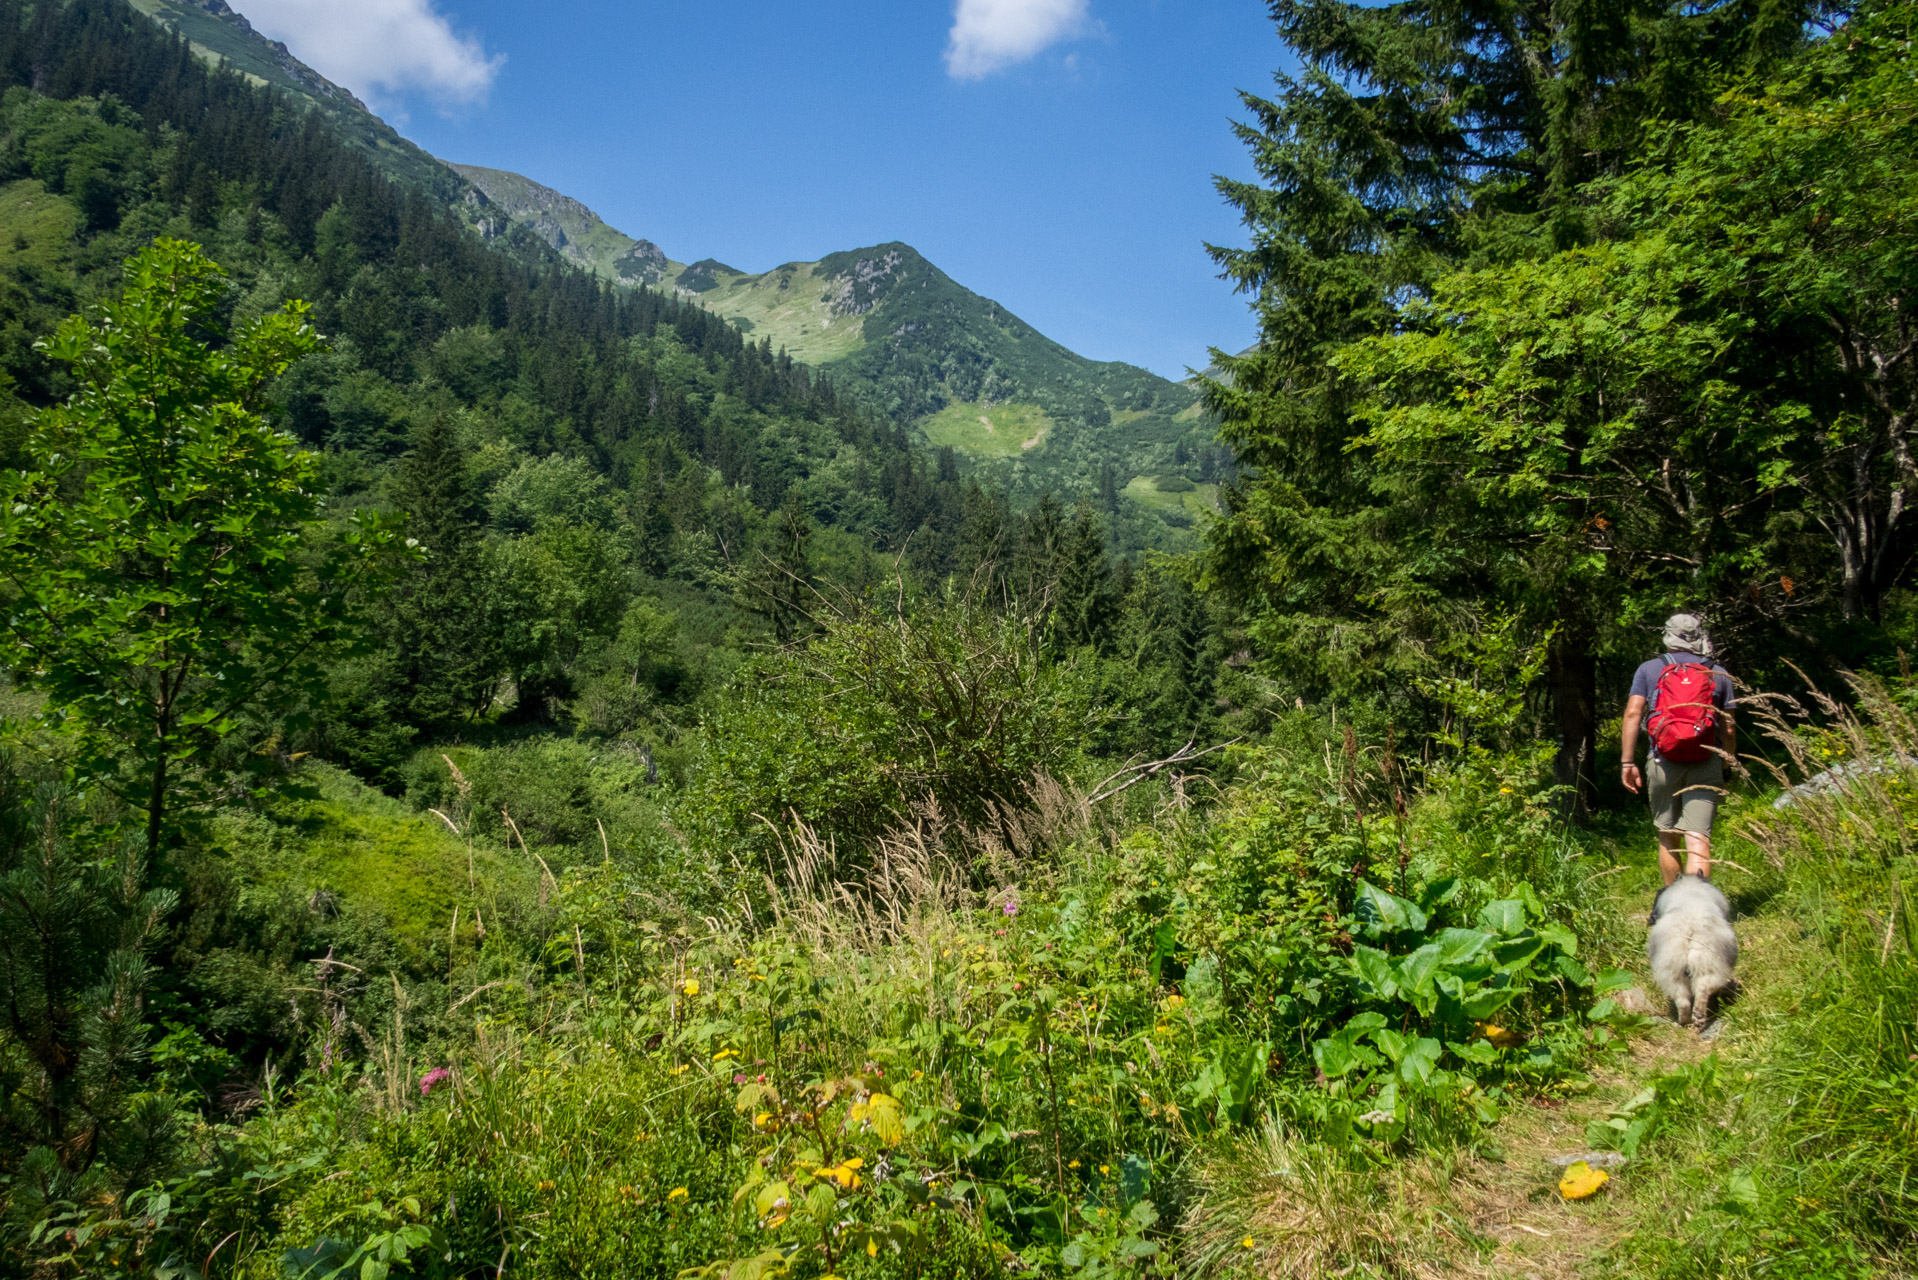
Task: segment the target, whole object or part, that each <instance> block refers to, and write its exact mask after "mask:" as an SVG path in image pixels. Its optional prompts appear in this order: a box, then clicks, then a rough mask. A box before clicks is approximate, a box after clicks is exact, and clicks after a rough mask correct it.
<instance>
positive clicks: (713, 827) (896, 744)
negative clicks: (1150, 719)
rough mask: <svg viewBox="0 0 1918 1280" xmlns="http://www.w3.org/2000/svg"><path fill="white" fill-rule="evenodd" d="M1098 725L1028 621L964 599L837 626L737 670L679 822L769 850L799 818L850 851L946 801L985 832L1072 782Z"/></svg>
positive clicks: (724, 846)
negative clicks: (1041, 791) (1039, 788)
mask: <svg viewBox="0 0 1918 1280" xmlns="http://www.w3.org/2000/svg"><path fill="white" fill-rule="evenodd" d="M1098 719H1099V716H1098V714H1097V713H1096V712H1095V711H1094V710H1093V708H1092V706H1091V704H1090V699H1089V696H1088V693H1087V690H1086V689H1085V687H1084V684H1083V682H1082V681H1081V680H1080V679H1079V678H1078V676H1077V674H1076V672H1075V671H1074V670H1073V669H1072V668H1071V667H1070V666H1062V665H1056V664H1051V663H1048V662H1046V661H1045V660H1044V658H1043V655H1042V654H1041V652H1040V647H1039V644H1038V642H1037V639H1036V637H1035V635H1034V633H1033V630H1032V629H1031V628H1030V627H1029V626H1027V625H1026V624H1025V622H1024V621H1023V620H1022V619H1019V618H1016V617H1005V616H998V615H994V614H992V613H990V612H988V611H987V610H985V609H983V608H979V607H977V606H974V605H971V604H968V603H963V602H960V603H949V604H946V605H944V606H940V607H933V608H928V609H925V610H923V611H922V612H919V613H916V614H911V615H907V614H882V613H878V612H865V611H860V612H853V613H847V614H842V615H839V616H835V617H832V618H830V619H828V620H827V622H826V629H825V633H824V634H823V635H821V636H819V637H818V638H816V639H814V640H813V641H811V642H810V643H809V644H807V645H805V646H804V647H795V648H792V649H787V650H783V651H780V652H778V653H775V654H771V655H768V656H766V657H764V658H761V659H760V660H758V661H757V662H755V663H753V664H752V665H750V666H749V667H747V668H746V669H745V670H744V671H742V672H741V673H740V675H739V677H738V678H737V680H736V681H735V683H734V685H733V688H732V689H731V690H730V691H729V692H728V694H727V696H726V697H725V698H724V699H723V700H722V701H721V702H720V704H719V705H718V706H717V707H716V708H715V709H714V711H713V714H712V715H711V717H710V718H709V719H708V721H707V724H706V727H705V729H704V731H703V737H702V743H701V747H700V754H699V757H698V760H697V762H696V764H695V766H694V770H693V778H692V781H691V784H690V786H689V788H688V794H687V796H686V798H685V800H684V801H683V803H682V804H681V806H680V810H679V816H680V820H681V821H682V823H683V824H684V826H685V828H686V829H687V830H688V831H689V832H690V833H693V834H695V836H696V838H697V839H698V841H699V842H700V843H701V845H702V846H703V847H704V848H706V849H708V850H711V851H713V852H730V851H731V849H732V848H734V847H735V846H736V845H739V844H744V845H745V846H746V847H748V848H758V849H765V848H768V847H770V846H771V845H772V844H773V843H774V840H773V837H772V835H771V829H772V828H782V829H783V828H784V827H785V826H787V825H788V824H789V823H790V822H792V821H794V820H797V821H800V822H804V823H807V824H809V825H811V826H813V827H815V828H816V829H817V830H818V831H819V832H820V833H821V834H822V835H823V836H825V837H826V838H827V839H829V840H833V841H838V842H842V843H845V844H847V845H849V846H851V845H853V844H854V843H856V842H858V841H861V840H865V839H870V838H872V837H874V836H876V835H878V834H879V833H880V832H882V831H885V830H886V829H888V828H890V827H893V826H895V825H898V824H901V823H904V822H907V821H908V820H910V818H911V816H912V815H913V813H914V812H915V810H916V809H918V808H919V807H920V806H921V805H923V804H926V803H928V802H936V803H937V805H938V806H939V808H940V810H941V811H942V812H943V813H944V814H945V815H946V816H948V817H951V818H957V819H959V820H961V821H963V822H966V823H973V824H980V823H988V824H989V823H991V822H992V821H994V816H995V813H996V811H997V808H998V807H999V806H1004V805H1014V806H1016V805H1018V804H1020V803H1021V802H1022V801H1023V799H1024V797H1025V795H1026V792H1027V788H1028V787H1030V786H1031V785H1032V783H1033V781H1034V779H1035V778H1036V777H1038V776H1039V775H1041V774H1053V775H1059V774H1065V773H1068V772H1070V771H1071V770H1073V769H1074V768H1075V767H1076V766H1077V765H1078V763H1079V751H1080V744H1081V743H1082V742H1083V741H1084V740H1085V738H1086V737H1087V735H1088V733H1089V732H1090V730H1091V729H1092V728H1093V727H1094V725H1095V724H1096V723H1097V721H1098Z"/></svg>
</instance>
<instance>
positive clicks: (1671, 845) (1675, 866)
mask: <svg viewBox="0 0 1918 1280" xmlns="http://www.w3.org/2000/svg"><path fill="white" fill-rule="evenodd" d="M1683 841H1684V832H1682V831H1661V832H1659V833H1658V874H1659V875H1661V876H1663V877H1665V883H1666V884H1670V883H1671V882H1672V881H1674V880H1676V879H1678V876H1679V862H1678V849H1679V846H1680V844H1681V843H1683Z"/></svg>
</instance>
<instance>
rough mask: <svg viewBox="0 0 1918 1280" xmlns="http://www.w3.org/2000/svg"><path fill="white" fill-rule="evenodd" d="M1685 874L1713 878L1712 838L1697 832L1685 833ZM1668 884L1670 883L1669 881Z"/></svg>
mask: <svg viewBox="0 0 1918 1280" xmlns="http://www.w3.org/2000/svg"><path fill="white" fill-rule="evenodd" d="M1685 874H1686V875H1688V876H1704V877H1705V878H1706V879H1707V880H1709V879H1711V878H1712V838H1711V837H1710V836H1701V835H1699V834H1697V833H1696V832H1692V831H1687V832H1686V833H1685ZM1667 883H1670V882H1669V881H1668V882H1667Z"/></svg>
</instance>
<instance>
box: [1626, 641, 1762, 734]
mask: <svg viewBox="0 0 1918 1280" xmlns="http://www.w3.org/2000/svg"><path fill="white" fill-rule="evenodd" d="M1685 662H1689V663H1693V664H1696V665H1698V666H1703V667H1710V668H1711V672H1712V705H1713V706H1714V707H1717V708H1718V709H1719V710H1720V711H1730V710H1731V709H1732V708H1734V707H1736V706H1737V705H1738V699H1737V698H1736V697H1734V696H1733V695H1732V677H1731V672H1729V671H1727V670H1725V668H1723V667H1721V666H1719V665H1718V664H1717V663H1716V662H1713V661H1712V660H1711V659H1710V658H1701V657H1699V656H1698V655H1697V654H1695V653H1667V654H1661V655H1660V656H1658V657H1656V658H1653V659H1651V660H1650V661H1649V662H1641V663H1639V665H1638V670H1637V671H1635V672H1633V673H1632V695H1631V696H1632V697H1634V698H1643V699H1645V723H1646V724H1648V725H1649V724H1650V723H1651V720H1652V712H1654V711H1656V710H1658V677H1659V676H1661V675H1663V674H1664V673H1665V669H1666V668H1667V667H1674V666H1677V665H1679V664H1680V663H1685ZM1652 755H1653V756H1654V757H1656V758H1657V759H1660V760H1663V759H1664V757H1663V756H1661V755H1659V754H1658V748H1657V747H1653V748H1652Z"/></svg>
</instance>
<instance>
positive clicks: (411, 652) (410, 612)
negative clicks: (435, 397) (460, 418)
mask: <svg viewBox="0 0 1918 1280" xmlns="http://www.w3.org/2000/svg"><path fill="white" fill-rule="evenodd" d="M394 496H395V499H396V500H397V502H398V504H399V506H400V508H401V510H403V511H404V512H405V513H406V527H407V534H408V536H409V537H411V538H413V539H414V540H415V541H417V542H418V543H419V545H420V548H421V549H422V551H423V552H424V553H425V558H424V559H423V560H422V561H421V562H420V563H418V564H416V565H414V566H413V568H412V570H411V571H410V572H409V573H408V574H407V575H406V576H405V577H404V578H402V579H401V580H400V581H399V582H398V583H397V584H395V586H394V588H393V590H392V592H391V594H390V595H389V596H388V597H387V600H386V602H385V607H384V609H383V616H384V618H385V619H386V622H385V639H386V650H387V670H388V671H389V672H390V678H391V681H392V687H391V696H392V697H393V699H394V704H395V706H396V708H397V709H398V711H399V713H400V715H401V716H402V717H403V718H404V720H405V722H406V723H407V724H408V725H410V726H412V727H413V728H416V729H421V730H426V731H429V732H431V731H435V730H443V729H445V728H447V727H448V726H450V725H452V724H454V723H456V722H458V721H460V720H462V719H466V718H470V717H472V716H474V715H477V714H479V713H480V712H482V711H484V710H485V709H486V708H487V706H489V705H490V704H491V702H492V699H493V694H494V691H495V690H496V689H497V687H498V684H499V679H500V676H501V659H500V654H499V646H498V644H497V643H496V642H495V639H494V636H493V634H492V628H491V627H490V626H489V625H488V619H487V614H488V607H487V606H488V600H489V592H488V588H487V582H486V574H485V562H484V560H483V558H482V556H481V541H480V539H481V533H480V526H479V520H478V497H477V495H476V494H475V493H474V492H473V483H472V480H471V478H470V476H469V473H468V469H467V458H466V451H465V449H464V447H463V446H462V445H461V442H460V439H459V434H458V432H457V430H456V429H455V428H454V426H453V424H452V423H451V422H450V421H449V420H448V419H447V418H446V416H445V415H443V414H435V415H434V416H433V417H431V418H430V419H428V420H427V421H426V423H425V424H424V425H422V426H421V427H420V429H419V434H418V436H417V438H416V439H415V441H414V445H413V448H412V450H411V451H410V452H409V453H408V454H407V455H406V456H405V458H404V459H402V461H401V463H400V470H399V484H398V488H397V492H396V493H395V495H394Z"/></svg>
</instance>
